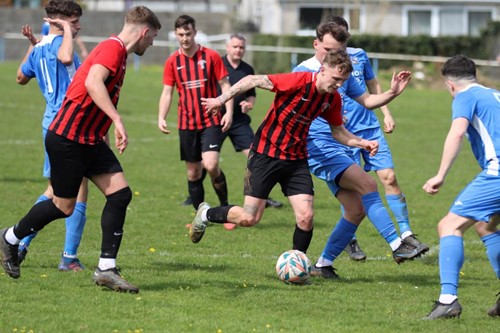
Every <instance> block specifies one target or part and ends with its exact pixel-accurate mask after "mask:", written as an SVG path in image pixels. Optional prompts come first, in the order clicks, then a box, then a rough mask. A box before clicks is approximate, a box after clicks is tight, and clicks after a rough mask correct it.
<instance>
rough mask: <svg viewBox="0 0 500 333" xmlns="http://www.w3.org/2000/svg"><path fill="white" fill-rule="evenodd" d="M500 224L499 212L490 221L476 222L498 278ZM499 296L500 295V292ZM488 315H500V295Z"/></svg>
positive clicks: (499, 270)
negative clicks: (499, 227)
mask: <svg viewBox="0 0 500 333" xmlns="http://www.w3.org/2000/svg"><path fill="white" fill-rule="evenodd" d="M499 224H500V215H498V214H496V215H493V216H492V217H490V219H489V221H488V222H478V223H476V224H475V228H476V232H477V234H478V235H479V237H480V238H481V241H482V242H483V244H484V246H485V247H486V255H487V256H488V260H489V261H490V264H491V267H492V268H493V271H494V272H495V275H496V277H497V279H500V231H498V229H497V227H498V225H499ZM497 296H500V293H499V294H498V295H497ZM488 315H490V316H492V317H497V316H500V297H499V298H498V300H497V302H496V303H495V304H494V305H493V306H492V307H491V308H490V309H489V310H488Z"/></svg>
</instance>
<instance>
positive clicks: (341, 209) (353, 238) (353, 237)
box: [340, 205, 357, 241]
mask: <svg viewBox="0 0 500 333" xmlns="http://www.w3.org/2000/svg"><path fill="white" fill-rule="evenodd" d="M340 211H341V212H342V217H344V216H345V214H344V212H345V211H344V206H342V205H340ZM356 229H357V227H356ZM351 240H353V241H354V240H356V234H354V235H352V239H351Z"/></svg>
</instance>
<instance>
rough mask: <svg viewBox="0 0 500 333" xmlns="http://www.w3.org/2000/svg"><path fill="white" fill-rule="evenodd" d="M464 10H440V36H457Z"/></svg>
mask: <svg viewBox="0 0 500 333" xmlns="http://www.w3.org/2000/svg"><path fill="white" fill-rule="evenodd" d="M463 17H464V11H463V10H462V9H447V10H441V12H440V19H439V32H440V35H441V36H457V35H461V34H462V30H463V29H462V27H463V26H464V24H463Z"/></svg>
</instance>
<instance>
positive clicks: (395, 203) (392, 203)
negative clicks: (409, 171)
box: [385, 193, 411, 234]
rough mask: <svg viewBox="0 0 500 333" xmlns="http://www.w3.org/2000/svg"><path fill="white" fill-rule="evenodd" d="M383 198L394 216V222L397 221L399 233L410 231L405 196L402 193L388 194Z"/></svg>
mask: <svg viewBox="0 0 500 333" xmlns="http://www.w3.org/2000/svg"><path fill="white" fill-rule="evenodd" d="M385 199H386V200H387V205H388V206H389V209H390V210H391V211H392V213H393V214H394V217H395V218H396V222H398V225H399V233H400V234H403V233H404V232H405V231H411V228H410V221H409V218H408V207H407V206H406V198H405V196H404V194H403V193H401V194H400V195H397V194H389V195H386V196H385Z"/></svg>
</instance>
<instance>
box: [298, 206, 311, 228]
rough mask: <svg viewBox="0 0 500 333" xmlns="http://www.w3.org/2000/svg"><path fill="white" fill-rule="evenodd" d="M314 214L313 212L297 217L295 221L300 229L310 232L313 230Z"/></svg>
mask: <svg viewBox="0 0 500 333" xmlns="http://www.w3.org/2000/svg"><path fill="white" fill-rule="evenodd" d="M313 219H314V213H313V211H312V210H307V211H305V212H301V213H299V214H297V215H296V216H295V221H296V222H297V225H298V226H299V228H300V229H302V230H305V231H309V230H312V228H313Z"/></svg>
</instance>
